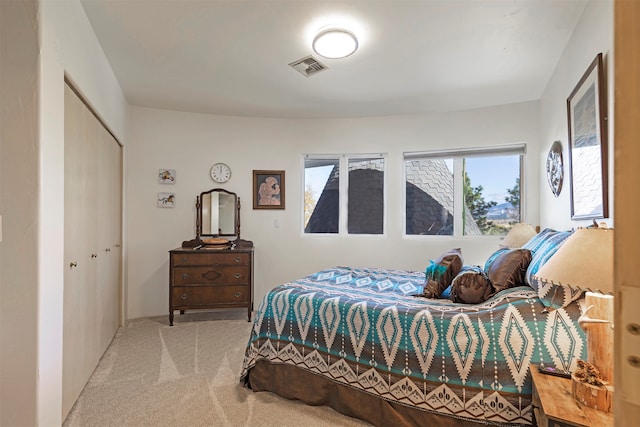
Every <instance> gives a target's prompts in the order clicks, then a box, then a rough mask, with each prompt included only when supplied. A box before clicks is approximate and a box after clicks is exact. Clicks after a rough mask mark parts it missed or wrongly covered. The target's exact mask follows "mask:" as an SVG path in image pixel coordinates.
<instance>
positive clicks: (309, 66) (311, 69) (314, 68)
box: [289, 55, 329, 77]
mask: <svg viewBox="0 0 640 427" xmlns="http://www.w3.org/2000/svg"><path fill="white" fill-rule="evenodd" d="M289 65H290V66H291V67H292V68H293V69H294V70H296V71H298V72H299V73H300V74H302V75H303V76H305V77H309V76H311V75H313V74H316V73H319V72H320V71H324V70H326V69H327V68H329V67H327V66H326V65H324V64H323V63H322V62H320V61H318V60H317V59H316V58H314V57H313V56H311V55H309V56H306V57H304V58H302V59H298V60H297V61H293V62H292V63H290V64H289Z"/></svg>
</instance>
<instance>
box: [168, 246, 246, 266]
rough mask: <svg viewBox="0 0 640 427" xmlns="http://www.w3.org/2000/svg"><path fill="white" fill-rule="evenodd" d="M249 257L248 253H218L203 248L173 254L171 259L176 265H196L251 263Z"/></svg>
mask: <svg viewBox="0 0 640 427" xmlns="http://www.w3.org/2000/svg"><path fill="white" fill-rule="evenodd" d="M249 259H250V254H248V253H226V252H225V253H216V252H207V249H201V250H200V251H199V252H197V253H194V252H191V253H174V254H171V261H172V262H173V266H174V267H181V266H195V265H249Z"/></svg>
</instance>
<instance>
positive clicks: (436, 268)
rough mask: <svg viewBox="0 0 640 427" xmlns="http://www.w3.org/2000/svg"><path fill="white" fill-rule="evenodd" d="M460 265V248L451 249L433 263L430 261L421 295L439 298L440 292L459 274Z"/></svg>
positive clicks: (461, 262)
mask: <svg viewBox="0 0 640 427" xmlns="http://www.w3.org/2000/svg"><path fill="white" fill-rule="evenodd" d="M462 264H463V261H462V251H461V250H460V248H454V249H451V250H450V251H447V252H445V253H443V254H442V255H440V256H439V257H438V259H436V260H435V261H434V260H431V261H430V264H429V266H428V267H427V268H426V269H425V276H426V284H425V287H424V294H423V295H424V296H425V297H427V298H440V295H441V294H442V292H443V291H444V290H445V289H446V288H447V286H449V284H451V281H452V280H453V278H454V277H456V275H457V274H458V273H459V272H460V269H461V268H462Z"/></svg>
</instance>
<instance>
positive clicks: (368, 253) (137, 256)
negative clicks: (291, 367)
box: [125, 102, 540, 318]
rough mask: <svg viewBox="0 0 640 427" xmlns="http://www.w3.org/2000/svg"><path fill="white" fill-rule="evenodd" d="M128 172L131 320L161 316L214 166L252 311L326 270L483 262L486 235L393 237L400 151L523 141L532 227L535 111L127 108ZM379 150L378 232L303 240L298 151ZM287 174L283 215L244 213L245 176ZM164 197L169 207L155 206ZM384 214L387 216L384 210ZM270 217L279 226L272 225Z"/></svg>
mask: <svg viewBox="0 0 640 427" xmlns="http://www.w3.org/2000/svg"><path fill="white" fill-rule="evenodd" d="M130 111H131V116H130V128H129V144H128V146H127V161H126V165H125V168H126V175H127V176H128V185H127V200H126V203H127V217H128V218H129V221H128V225H127V230H126V234H127V237H128V239H127V240H128V243H127V245H128V246H127V253H128V255H129V258H128V264H129V268H128V278H127V279H128V283H129V305H128V316H129V317H130V318H135V317H140V316H152V315H163V314H168V312H167V311H168V283H169V279H168V276H169V265H168V259H169V258H168V253H167V251H169V250H170V249H173V248H175V247H178V246H180V244H181V243H182V241H183V240H188V239H192V238H193V237H194V235H195V209H194V206H193V205H194V202H195V197H196V195H197V194H199V193H200V192H202V191H205V190H208V189H210V188H214V187H216V186H217V185H215V184H214V183H213V181H212V180H211V178H210V177H209V169H210V167H211V165H212V164H213V163H215V162H225V163H227V164H228V165H229V166H230V167H231V169H232V177H231V180H230V181H228V182H227V183H226V184H224V185H223V186H222V187H223V188H225V189H227V190H230V191H234V192H237V193H238V195H239V196H240V199H241V202H242V211H241V225H242V237H243V238H245V239H249V240H252V241H253V242H254V244H255V248H256V249H255V293H256V295H255V299H254V300H255V303H256V304H258V303H259V300H260V299H261V298H262V296H263V295H264V294H265V293H266V292H267V291H268V290H269V289H270V288H272V287H274V286H276V285H278V284H280V283H282V282H284V281H287V280H291V279H295V278H297V277H300V276H302V275H305V274H308V273H312V272H314V271H317V270H320V269H322V268H326V267H331V266H335V265H350V266H375V267H389V268H400V269H410V270H423V269H424V267H425V266H426V265H427V263H428V260H429V259H432V258H435V257H437V256H438V255H439V254H440V253H441V252H442V251H444V250H447V249H450V248H452V247H458V246H461V247H462V248H463V254H464V255H465V261H467V263H470V264H474V263H482V262H484V260H485V259H486V257H487V256H488V254H489V253H490V252H492V251H493V250H494V249H495V248H497V243H498V240H497V239H496V238H480V239H478V238H465V239H461V240H458V239H455V238H451V237H442V236H439V237H433V236H432V237H426V236H420V237H418V236H414V237H412V238H403V237H402V234H403V233H402V221H403V219H402V215H403V202H402V201H403V192H404V183H403V182H402V176H403V163H402V153H403V152H405V151H419V150H428V149H439V148H454V147H455V148H457V147H477V146H483V145H499V144H510V143H514V142H526V143H527V150H528V155H527V164H526V166H525V171H526V176H525V180H526V184H525V197H524V199H525V206H526V214H525V220H526V221H529V222H531V223H533V224H537V222H538V207H537V200H538V191H539V185H538V183H539V181H540V179H539V171H538V168H539V164H538V159H539V155H540V153H539V148H538V144H539V140H540V138H539V133H538V124H539V116H538V112H539V105H538V103H537V102H532V103H523V104H516V105H507V106H503V107H496V108H486V109H481V110H472V111H465V112H458V113H451V114H422V115H411V116H391V117H373V118H358V119H317V120H300V119H290V120H289V119H281V120H278V119H261V118H242V117H229V116H214V115H202V114H191V113H182V112H175V111H166V110H154V109H148V108H140V107H132V108H131V110H130ZM305 153H387V155H388V157H387V159H388V163H387V179H388V198H387V200H388V206H389V208H388V210H387V212H388V217H387V223H388V224H387V230H388V231H387V235H386V236H378V237H373V236H347V237H340V238H337V237H332V236H303V235H302V233H301V211H300V209H301V196H302V187H301V176H302V155H303V154H305ZM160 168H172V169H176V183H175V185H162V184H158V183H157V172H158V169H160ZM253 169H276V170H280V169H281V170H285V171H286V182H285V185H286V209H285V210H284V211H275V210H274V211H268V210H253V209H252V203H253V202H252V170H253ZM162 191H174V192H175V193H176V207H175V208H173V209H164V208H158V207H156V196H157V193H158V192H162ZM391 207H394V208H391ZM274 220H278V222H279V224H280V228H275V227H274Z"/></svg>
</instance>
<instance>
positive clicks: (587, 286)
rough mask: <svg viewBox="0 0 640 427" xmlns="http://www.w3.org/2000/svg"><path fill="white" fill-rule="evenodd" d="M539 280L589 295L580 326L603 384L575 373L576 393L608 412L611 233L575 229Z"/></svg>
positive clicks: (589, 357) (610, 397)
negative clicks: (588, 380)
mask: <svg viewBox="0 0 640 427" xmlns="http://www.w3.org/2000/svg"><path fill="white" fill-rule="evenodd" d="M535 278H536V279H538V280H540V281H542V282H544V283H546V284H548V283H551V284H553V285H556V286H566V287H570V288H572V289H578V290H583V291H587V292H586V293H585V307H586V308H585V310H584V312H583V315H582V316H581V317H580V318H579V319H578V323H579V324H580V326H581V327H582V328H583V329H584V330H585V332H586V335H587V362H588V363H589V364H591V365H592V366H595V367H596V368H597V369H598V371H599V373H600V377H601V379H603V380H604V385H601V386H599V385H593V384H591V383H588V382H584V381H581V380H580V378H578V377H577V376H576V372H575V371H574V373H573V375H572V387H571V388H572V394H573V397H574V398H575V399H576V400H577V401H578V402H580V403H582V404H584V405H586V406H589V407H592V408H595V409H599V410H603V411H609V412H610V411H611V409H612V401H613V295H612V294H613V229H612V228H602V227H598V228H579V229H577V230H576V231H575V232H574V233H572V234H571V236H570V237H569V238H568V239H567V240H566V241H565V242H564V244H563V245H562V246H561V247H560V249H558V251H557V252H556V253H555V254H554V255H553V256H552V257H551V258H550V259H549V260H548V261H547V262H546V263H545V264H544V265H543V266H542V267H541V268H540V270H539V271H538V273H537V274H536V276H535ZM579 365H584V364H583V363H579ZM587 366H588V365H587ZM592 379H593V378H592ZM596 383H597V381H596Z"/></svg>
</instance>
